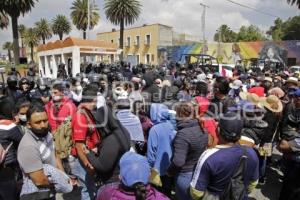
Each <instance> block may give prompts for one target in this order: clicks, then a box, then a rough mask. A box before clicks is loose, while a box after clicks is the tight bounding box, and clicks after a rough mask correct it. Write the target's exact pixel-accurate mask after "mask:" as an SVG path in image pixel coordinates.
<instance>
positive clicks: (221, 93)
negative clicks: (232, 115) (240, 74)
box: [209, 77, 234, 119]
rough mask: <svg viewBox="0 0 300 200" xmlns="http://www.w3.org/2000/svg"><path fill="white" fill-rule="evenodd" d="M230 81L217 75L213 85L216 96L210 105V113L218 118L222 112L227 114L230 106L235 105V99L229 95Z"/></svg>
mask: <svg viewBox="0 0 300 200" xmlns="http://www.w3.org/2000/svg"><path fill="white" fill-rule="evenodd" d="M229 89H230V88H229V82H228V80H227V79H226V78H224V77H217V78H216V81H215V83H214V85H213V92H214V98H213V99H212V100H211V104H210V106H209V111H210V113H212V114H213V116H214V117H215V118H216V119H218V116H219V115H220V114H225V113H226V112H227V110H228V108H229V107H231V106H232V105H234V99H232V98H231V97H229V96H228V95H227V94H228V92H229Z"/></svg>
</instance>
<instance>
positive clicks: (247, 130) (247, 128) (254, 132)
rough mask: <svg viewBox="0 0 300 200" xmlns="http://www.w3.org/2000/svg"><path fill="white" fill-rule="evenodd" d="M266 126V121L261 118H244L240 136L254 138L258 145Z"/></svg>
mask: <svg viewBox="0 0 300 200" xmlns="http://www.w3.org/2000/svg"><path fill="white" fill-rule="evenodd" d="M267 127H268V123H267V122H265V121H263V120H247V119H245V120H244V128H243V130H242V136H245V137H248V138H250V139H252V140H254V142H255V144H256V145H258V144H260V142H261V141H262V138H263V137H264V134H265V129H266V128H267Z"/></svg>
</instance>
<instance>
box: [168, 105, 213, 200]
mask: <svg viewBox="0 0 300 200" xmlns="http://www.w3.org/2000/svg"><path fill="white" fill-rule="evenodd" d="M176 118H177V134H176V136H175V138H174V140H173V156H172V159H171V165H170V167H169V169H168V175H169V176H170V175H172V176H175V196H176V198H177V199H186V200H188V199H191V197H190V194H189V184H190V182H191V180H192V176H193V171H194V169H195V166H196V164H197V161H198V159H199V157H200V155H201V154H202V153H203V152H204V151H205V149H206V148H207V146H208V135H207V134H205V132H204V131H203V129H202V128H201V127H200V125H199V121H198V119H196V118H195V109H194V106H193V105H192V104H191V103H185V102H183V103H180V104H178V105H176Z"/></svg>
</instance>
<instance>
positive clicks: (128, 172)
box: [119, 152, 150, 187]
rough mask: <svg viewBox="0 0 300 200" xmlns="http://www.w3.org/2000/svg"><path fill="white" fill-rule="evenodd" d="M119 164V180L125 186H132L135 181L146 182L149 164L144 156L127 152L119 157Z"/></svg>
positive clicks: (148, 174) (148, 175)
mask: <svg viewBox="0 0 300 200" xmlns="http://www.w3.org/2000/svg"><path fill="white" fill-rule="evenodd" d="M119 165H120V175H121V180H122V183H123V184H124V185H125V186H127V187H132V186H133V185H134V184H136V183H143V184H145V185H146V184H148V181H149V177H150V166H149V163H148V161H147V159H146V157H144V156H141V155H139V154H137V153H134V152H127V153H125V154H124V155H123V156H122V157H121V159H120V163H119Z"/></svg>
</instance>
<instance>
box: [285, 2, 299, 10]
mask: <svg viewBox="0 0 300 200" xmlns="http://www.w3.org/2000/svg"><path fill="white" fill-rule="evenodd" d="M287 2H288V3H289V4H291V5H294V4H296V5H297V6H298V8H299V9H300V0H287Z"/></svg>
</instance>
